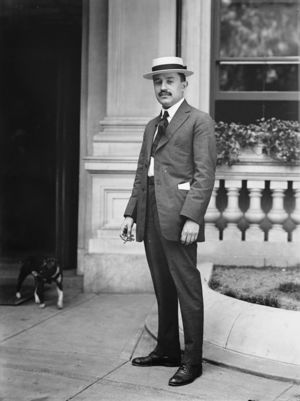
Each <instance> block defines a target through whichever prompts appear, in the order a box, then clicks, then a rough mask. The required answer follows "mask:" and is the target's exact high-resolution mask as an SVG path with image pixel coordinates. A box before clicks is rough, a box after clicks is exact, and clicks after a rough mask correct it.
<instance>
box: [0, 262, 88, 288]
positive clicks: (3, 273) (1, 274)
mask: <svg viewBox="0 0 300 401" xmlns="http://www.w3.org/2000/svg"><path fill="white" fill-rule="evenodd" d="M19 271H20V263H17V262H0V283H1V285H5V284H7V285H12V284H13V283H14V282H16V280H17V277H18V275H19ZM26 280H27V279H26ZM28 280H29V279H28ZM64 288H77V289H81V290H82V289H83V276H80V275H78V274H77V272H76V269H70V270H65V271H64Z"/></svg>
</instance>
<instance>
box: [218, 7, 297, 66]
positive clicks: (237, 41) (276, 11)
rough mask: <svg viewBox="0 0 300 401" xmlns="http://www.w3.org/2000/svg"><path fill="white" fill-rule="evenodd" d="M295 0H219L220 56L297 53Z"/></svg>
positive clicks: (294, 54)
mask: <svg viewBox="0 0 300 401" xmlns="http://www.w3.org/2000/svg"><path fill="white" fill-rule="evenodd" d="M299 9H300V6H299V2H298V1H291V0H282V1H267V0H265V1H264V0H244V1H243V0H222V1H221V31H220V57H222V58H223V57H276V56H277V57H281V56H283V57H288V56H294V57H295V56H298V55H299V43H300V22H299V20H300V10H299Z"/></svg>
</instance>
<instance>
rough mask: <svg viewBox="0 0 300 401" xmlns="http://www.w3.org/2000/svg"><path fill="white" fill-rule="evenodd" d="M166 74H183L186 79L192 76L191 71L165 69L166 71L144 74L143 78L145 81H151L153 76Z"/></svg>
mask: <svg viewBox="0 0 300 401" xmlns="http://www.w3.org/2000/svg"><path fill="white" fill-rule="evenodd" d="M166 72H178V73H179V74H184V75H185V76H186V77H189V76H190V75H193V74H194V73H193V71H189V70H183V69H182V68H178V69H166V70H157V71H151V72H148V73H147V74H144V75H143V77H144V78H146V79H152V78H153V76H154V75H158V74H164V73H166Z"/></svg>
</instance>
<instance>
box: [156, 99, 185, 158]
mask: <svg viewBox="0 0 300 401" xmlns="http://www.w3.org/2000/svg"><path fill="white" fill-rule="evenodd" d="M190 111H191V106H190V105H189V104H188V103H187V102H186V100H184V101H183V102H182V104H181V105H180V107H179V109H178V110H177V111H176V113H175V115H174V117H173V118H172V120H171V122H170V124H169V125H168V128H167V130H166V135H164V136H163V137H162V138H161V140H160V141H159V144H158V146H157V148H156V151H158V150H159V149H160V148H161V147H163V146H165V144H166V143H168V141H169V140H170V138H171V137H172V136H173V135H174V133H175V132H176V131H177V130H178V128H180V127H181V125H182V124H183V123H184V122H185V121H186V120H187V119H188V117H189V114H190ZM152 139H153V136H152Z"/></svg>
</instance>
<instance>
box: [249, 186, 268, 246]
mask: <svg viewBox="0 0 300 401" xmlns="http://www.w3.org/2000/svg"><path fill="white" fill-rule="evenodd" d="M264 187H265V181H262V180H260V181H251V180H249V181H248V182H247V188H248V189H249V191H250V193H249V196H250V205H249V209H248V210H247V212H246V213H245V217H246V219H247V221H248V222H249V224H250V227H249V228H248V229H247V230H246V238H245V239H246V241H260V242H263V241H264V232H263V231H262V230H261V228H260V226H259V224H260V223H261V222H262V220H263V218H264V217H265V214H264V212H263V211H262V208H261V197H262V190H263V189H264Z"/></svg>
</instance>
